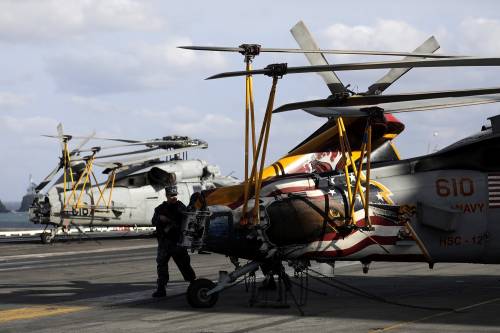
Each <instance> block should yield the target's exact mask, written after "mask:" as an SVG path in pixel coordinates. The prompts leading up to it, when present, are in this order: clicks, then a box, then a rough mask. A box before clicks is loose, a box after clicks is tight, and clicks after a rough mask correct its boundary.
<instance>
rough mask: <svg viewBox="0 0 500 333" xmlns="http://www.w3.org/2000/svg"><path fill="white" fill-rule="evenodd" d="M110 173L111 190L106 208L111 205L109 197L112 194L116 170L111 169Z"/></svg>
mask: <svg viewBox="0 0 500 333" xmlns="http://www.w3.org/2000/svg"><path fill="white" fill-rule="evenodd" d="M111 173H112V181H111V190H109V200H108V205H107V206H106V208H108V209H109V207H110V206H111V197H112V196H113V189H114V188H115V176H116V170H113V171H111Z"/></svg>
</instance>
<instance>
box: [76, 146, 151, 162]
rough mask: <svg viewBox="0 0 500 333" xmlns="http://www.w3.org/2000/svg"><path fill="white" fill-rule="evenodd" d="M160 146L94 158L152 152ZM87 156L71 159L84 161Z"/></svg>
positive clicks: (100, 156) (100, 157)
mask: <svg viewBox="0 0 500 333" xmlns="http://www.w3.org/2000/svg"><path fill="white" fill-rule="evenodd" d="M158 149H160V148H157V147H156V148H148V149H140V150H134V151H127V152H123V153H115V154H108V155H98V156H95V159H102V158H110V157H118V156H127V155H134V154H142V153H148V152H152V151H154V150H158ZM86 159H87V158H86V157H82V158H76V159H73V160H72V161H73V162H79V161H85V160H86Z"/></svg>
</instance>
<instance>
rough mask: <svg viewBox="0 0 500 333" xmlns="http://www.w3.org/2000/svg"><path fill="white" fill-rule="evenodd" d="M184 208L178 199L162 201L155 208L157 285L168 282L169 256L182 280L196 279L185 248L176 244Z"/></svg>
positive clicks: (179, 235) (153, 220)
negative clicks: (170, 201) (177, 268)
mask: <svg viewBox="0 0 500 333" xmlns="http://www.w3.org/2000/svg"><path fill="white" fill-rule="evenodd" d="M185 210H186V206H185V205H184V204H183V203H182V202H180V201H178V200H177V201H175V202H173V203H169V202H167V201H164V202H163V203H162V204H161V205H159V206H158V207H156V208H155V212H154V215H153V219H152V222H153V225H154V226H155V227H156V236H157V238H158V252H157V255H156V264H157V266H156V269H157V273H158V281H157V282H158V286H166V284H167V283H168V280H169V275H168V262H169V260H170V258H171V257H172V258H173V259H174V262H175V263H176V265H177V267H179V270H180V271H181V273H182V276H183V277H184V280H186V281H193V280H194V279H196V274H195V272H194V270H193V268H192V267H191V264H190V258H189V255H188V253H187V250H186V249H185V248H183V247H181V246H178V245H177V243H178V242H179V240H180V237H181V226H182V220H183V212H184V211H185Z"/></svg>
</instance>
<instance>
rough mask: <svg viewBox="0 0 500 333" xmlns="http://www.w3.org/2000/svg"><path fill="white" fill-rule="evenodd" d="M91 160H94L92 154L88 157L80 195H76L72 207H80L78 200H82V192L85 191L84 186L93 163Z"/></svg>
mask: <svg viewBox="0 0 500 333" xmlns="http://www.w3.org/2000/svg"><path fill="white" fill-rule="evenodd" d="M93 162H94V155H92V157H90V159H89V162H88V163H87V169H86V174H85V180H84V181H83V185H82V189H81V190H80V195H79V196H78V200H77V202H76V205H75V206H73V207H74V208H78V207H80V202H81V201H82V197H83V192H85V187H86V186H87V182H88V180H89V176H90V172H91V171H92V164H93Z"/></svg>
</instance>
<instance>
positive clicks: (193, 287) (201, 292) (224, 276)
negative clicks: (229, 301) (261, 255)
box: [186, 261, 259, 308]
mask: <svg viewBox="0 0 500 333" xmlns="http://www.w3.org/2000/svg"><path fill="white" fill-rule="evenodd" d="M257 269H259V263H258V262H256V261H251V262H249V263H247V264H246V265H244V266H241V267H238V268H237V269H236V270H235V271H234V272H231V273H228V272H226V271H220V272H219V281H218V282H217V284H215V283H213V282H212V281H210V280H207V279H197V280H194V281H193V282H191V284H190V285H189V287H188V290H187V295H186V296H187V301H188V303H189V305H191V306H192V307H193V308H210V307H212V306H214V305H215V303H216V302H217V300H218V299H219V292H221V291H222V290H224V289H226V288H228V287H230V286H232V285H233V283H235V282H236V280H237V279H238V278H239V277H241V276H244V275H245V274H248V273H252V272H255V271H256V270H257Z"/></svg>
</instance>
